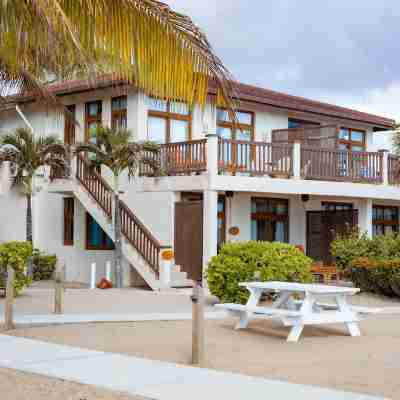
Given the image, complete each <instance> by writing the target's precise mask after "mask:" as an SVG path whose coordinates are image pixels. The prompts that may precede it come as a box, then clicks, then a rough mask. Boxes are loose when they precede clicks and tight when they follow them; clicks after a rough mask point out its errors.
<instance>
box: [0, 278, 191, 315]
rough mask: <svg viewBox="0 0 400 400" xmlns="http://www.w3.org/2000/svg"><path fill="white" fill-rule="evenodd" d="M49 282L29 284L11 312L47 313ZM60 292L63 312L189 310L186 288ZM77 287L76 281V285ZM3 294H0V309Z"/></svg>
mask: <svg viewBox="0 0 400 400" xmlns="http://www.w3.org/2000/svg"><path fill="white" fill-rule="evenodd" d="M53 286H54V283H53V282H40V285H37V284H36V285H34V286H31V287H30V288H28V289H25V290H24V291H23V293H22V294H21V295H20V296H18V297H17V298H16V299H15V307H14V310H15V313H24V314H48V313H52V312H53V310H54V289H52V287H53ZM71 286H74V284H69V285H68V287H69V288H67V289H66V291H65V296H64V310H65V311H64V312H65V313H159V312H190V311H191V307H192V306H191V302H190V294H191V290H190V289H179V291H178V292H167V293H163V294H160V293H157V292H153V291H150V290H144V289H133V288H124V289H107V290H100V289H95V290H90V289H85V288H71ZM76 286H78V287H79V285H76ZM3 309H4V298H0V313H2V312H3Z"/></svg>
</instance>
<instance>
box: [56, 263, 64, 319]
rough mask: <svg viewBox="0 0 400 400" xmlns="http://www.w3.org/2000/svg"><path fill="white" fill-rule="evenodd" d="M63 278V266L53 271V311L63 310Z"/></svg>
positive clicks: (60, 311)
mask: <svg viewBox="0 0 400 400" xmlns="http://www.w3.org/2000/svg"><path fill="white" fill-rule="evenodd" d="M64 279H65V267H64V268H62V269H57V270H56V271H55V291H54V313H55V314H62V313H63V312H64Z"/></svg>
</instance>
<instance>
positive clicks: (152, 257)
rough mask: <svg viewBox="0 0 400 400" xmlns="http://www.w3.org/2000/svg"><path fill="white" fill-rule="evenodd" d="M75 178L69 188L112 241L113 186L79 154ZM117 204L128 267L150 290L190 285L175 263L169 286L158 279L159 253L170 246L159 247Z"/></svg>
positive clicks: (141, 225) (140, 223)
mask: <svg viewBox="0 0 400 400" xmlns="http://www.w3.org/2000/svg"><path fill="white" fill-rule="evenodd" d="M75 178H76V179H75V182H76V183H75V184H73V185H72V186H69V190H72V192H73V194H74V196H75V197H76V198H77V199H78V200H79V201H80V203H81V204H82V205H83V207H84V208H85V209H86V210H87V211H88V213H89V214H90V215H91V216H92V217H93V219H94V220H95V221H96V222H97V223H98V224H99V225H100V226H101V228H102V229H103V230H104V231H105V232H106V233H107V235H108V236H109V237H110V238H111V239H112V240H114V237H115V235H114V225H113V223H112V219H113V215H112V214H113V190H112V188H111V187H110V185H109V184H108V183H107V182H106V181H105V179H104V178H103V177H102V176H101V174H100V173H99V172H98V171H96V169H95V168H93V167H91V166H90V165H89V163H88V162H87V161H86V160H85V158H84V157H82V156H77V164H76V174H75ZM57 191H60V190H57ZM119 207H120V209H119V211H120V218H121V232H122V254H123V256H124V257H125V259H126V260H127V261H128V262H129V264H130V266H131V267H132V268H134V269H135V270H136V271H137V272H138V273H139V275H140V276H141V277H142V278H143V280H144V281H145V282H146V283H147V285H148V286H149V287H150V288H151V289H153V290H162V289H169V288H171V287H182V286H185V287H186V286H189V285H190V284H191V281H189V280H188V279H187V274H186V273H185V272H181V271H180V269H179V267H178V266H174V267H173V272H172V274H171V276H172V281H171V283H170V284H169V285H168V286H166V285H165V284H164V283H163V282H162V281H161V280H160V265H161V264H160V262H161V257H160V254H161V252H162V250H163V249H165V248H170V246H162V245H161V244H160V242H159V241H158V240H157V239H156V238H155V236H154V235H153V234H152V233H151V232H150V230H149V229H147V228H146V226H145V225H144V224H143V223H142V222H141V221H140V220H139V218H138V217H137V216H136V215H135V214H134V213H133V212H132V210H131V209H130V208H129V207H128V205H127V204H126V203H125V202H123V201H122V200H120V201H119Z"/></svg>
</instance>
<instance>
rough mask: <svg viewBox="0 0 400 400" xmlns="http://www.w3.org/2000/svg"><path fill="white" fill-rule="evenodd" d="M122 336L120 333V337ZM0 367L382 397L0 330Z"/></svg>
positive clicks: (315, 396)
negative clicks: (35, 338) (64, 344)
mask: <svg viewBox="0 0 400 400" xmlns="http://www.w3.org/2000/svg"><path fill="white" fill-rule="evenodd" d="M116 340H118V338H116ZM0 355H1V356H0V367H6V368H12V369H16V370H21V371H25V372H31V373H37V374H41V375H46V376H50V377H56V378H61V379H65V380H69V381H73V382H79V383H83V384H89V385H95V386H99V387H104V388H107V389H111V390H119V391H124V392H128V393H130V394H134V395H141V396H144V397H149V398H152V399H157V400H180V399H182V400H183V399H185V400H186V399H188V398H190V399H192V400H204V399H207V398H209V399H214V398H224V399H225V398H226V399H230V400H239V399H240V400H244V399H246V400H247V399H256V398H276V399H282V400H286V399H294V398H295V399H296V400H320V399H324V400H378V399H379V398H378V397H373V396H368V395H361V394H355V393H349V392H340V391H333V390H329V389H323V388H318V387H311V386H304V385H297V384H291V383H286V382H281V381H273V380H268V379H262V378H253V377H250V376H244V375H239V374H232V373H225V372H219V371H214V370H210V369H200V368H193V367H187V366H184V365H178V364H172V363H167V362H161V361H153V360H147V359H142V358H137V357H128V356H123V355H120V354H115V353H104V352H99V351H91V350H85V349H80V348H76V347H70V346H61V345H56V344H50V343H45V342H41V341H36V340H31V339H25V338H16V337H12V336H6V335H0Z"/></svg>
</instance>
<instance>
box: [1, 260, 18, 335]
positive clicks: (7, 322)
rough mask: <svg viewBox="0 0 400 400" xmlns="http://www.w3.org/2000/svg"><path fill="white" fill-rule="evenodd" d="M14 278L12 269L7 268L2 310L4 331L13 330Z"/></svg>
mask: <svg viewBox="0 0 400 400" xmlns="http://www.w3.org/2000/svg"><path fill="white" fill-rule="evenodd" d="M14 278H15V271H14V268H12V267H10V266H8V267H7V285H6V304H5V309H4V326H5V329H6V330H7V331H8V330H11V329H14V315H13V314H14V310H13V306H14V294H15V293H14Z"/></svg>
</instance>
